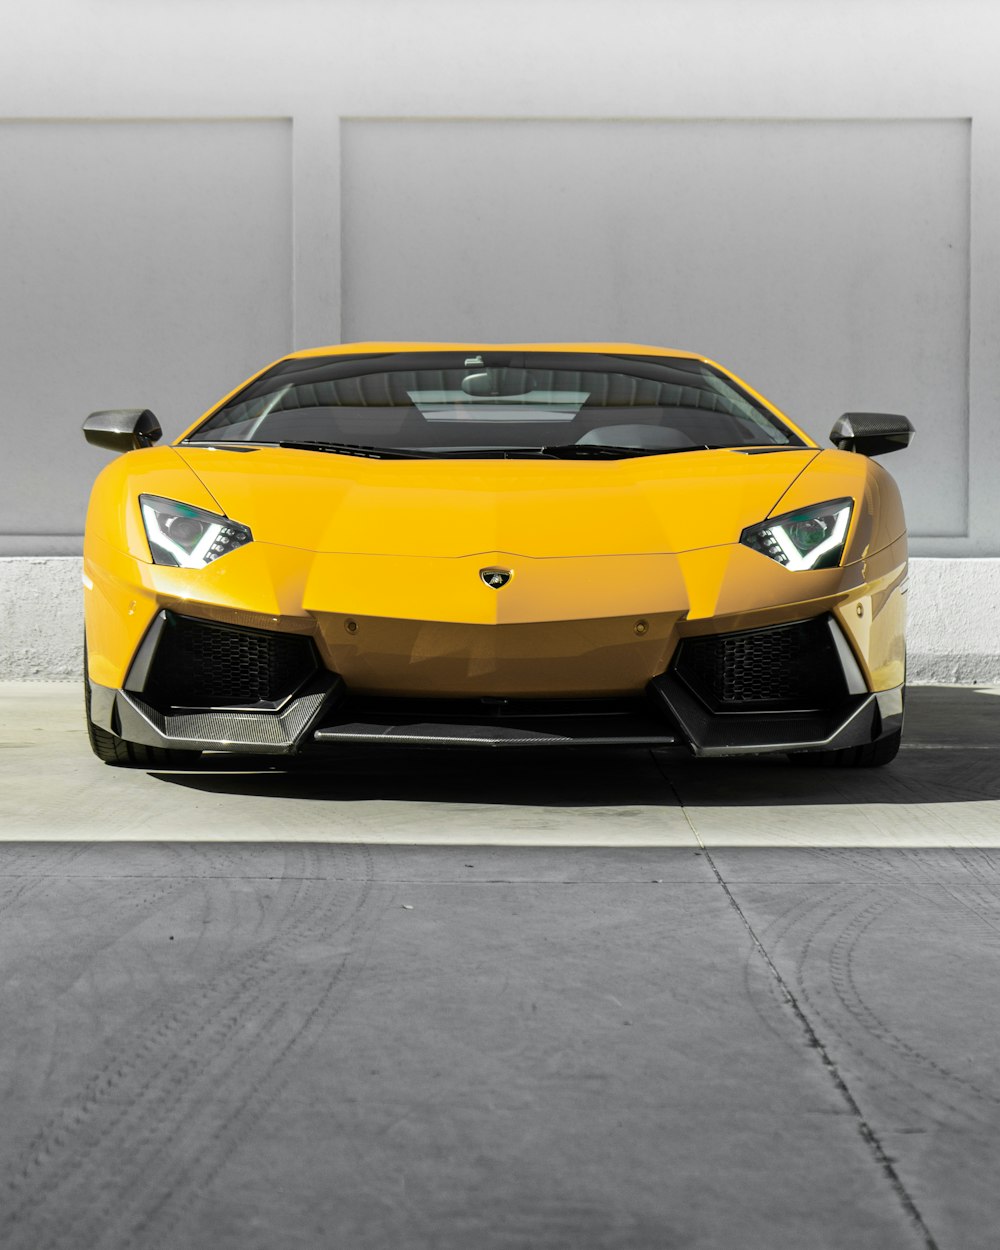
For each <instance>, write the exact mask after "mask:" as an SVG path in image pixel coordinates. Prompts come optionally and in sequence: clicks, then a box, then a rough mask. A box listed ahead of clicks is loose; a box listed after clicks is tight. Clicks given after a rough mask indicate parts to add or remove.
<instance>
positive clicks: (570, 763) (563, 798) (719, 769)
mask: <svg viewBox="0 0 1000 1250" xmlns="http://www.w3.org/2000/svg"><path fill="white" fill-rule="evenodd" d="M151 775H152V776H154V777H155V778H157V779H158V780H160V781H163V782H164V783H167V784H169V785H174V786H182V787H185V788H189V789H194V790H202V791H206V792H211V793H218V794H242V795H260V796H267V797H269V798H287V799H307V800H311V801H316V800H318V799H324V798H329V799H336V800H338V801H340V802H345V801H347V802H350V801H355V802H366V801H371V800H389V801H400V802H407V801H422V802H441V803H477V804H500V805H503V804H509V805H525V804H529V805H545V806H552V807H604V806H625V807H630V806H672V805H673V804H674V803H675V802H677V801H679V800H680V799H683V802H684V803H685V804H710V805H712V806H715V807H728V806H732V807H741V806H757V805H766V806H773V805H785V804H788V805H815V804H822V805H827V804H913V803H962V802H983V801H987V802H989V801H1000V698H998V697H996V692H995V691H994V690H991V689H986V688H976V687H948V686H944V687H941V686H937V687H935V686H917V687H913V688H911V689H910V690H909V691H908V692H907V724H906V730H905V733H904V745H903V749H902V750H901V752H900V754H899V756H898V757H897V758H896V760H895V761H894V762H893V763H892V764H890V765H888V766H886V767H884V768H876V769H852V768H825V767H793V766H791V765H790V764H789V763H788V761H787V759H786V758H785V757H784V756H754V757H743V758H734V759H725V760H696V759H692V758H691V757H689V756H678V755H675V754H671V753H667V752H661V751H658V750H657V751H648V750H638V749H629V750H605V749H602V748H590V749H588V750H586V751H575V752H574V751H562V750H557V749H551V748H550V749H548V750H541V751H530V750H524V751H520V750H518V751H509V752H507V751H500V750H484V751H483V752H482V753H481V754H480V753H477V752H474V751H469V750H464V751H443V750H430V749H428V750H420V751H413V750H405V749H404V750H400V749H398V748H388V749H387V748H378V747H373V748H370V749H364V748H353V749H352V750H351V751H350V753H346V752H345V753H341V752H338V753H337V754H336V755H331V756H330V757H329V760H327V759H324V758H322V757H320V758H317V759H315V760H313V761H298V760H296V761H286V760H281V759H274V760H273V762H264V761H263V760H262V758H261V757H260V756H243V757H236V756H205V757H204V759H203V761H202V763H201V765H200V767H199V768H198V769H197V770H193V771H187V772H156V773H153V774H151ZM997 819H998V826H1000V812H998V816H997Z"/></svg>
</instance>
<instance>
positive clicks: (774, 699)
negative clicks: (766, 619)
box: [674, 616, 848, 712]
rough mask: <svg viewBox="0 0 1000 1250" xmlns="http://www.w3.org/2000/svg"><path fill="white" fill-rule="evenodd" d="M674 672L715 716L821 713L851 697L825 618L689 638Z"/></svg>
mask: <svg viewBox="0 0 1000 1250" xmlns="http://www.w3.org/2000/svg"><path fill="white" fill-rule="evenodd" d="M674 672H675V673H676V675H677V676H678V677H679V678H680V679H681V680H682V681H683V682H684V683H685V685H687V686H688V687H689V689H690V690H692V691H693V693H694V694H696V695H697V696H698V698H699V699H701V701H702V702H703V703H704V704H705V706H706V707H708V708H709V709H710V710H711V711H713V712H746V711H760V712H765V711H773V712H778V711H817V710H821V709H825V708H830V707H833V706H835V705H837V704H838V703H840V702H842V701H843V700H844V699H845V698H846V697H847V693H848V692H847V685H846V682H845V681H844V674H843V669H842V668H841V665H840V658H839V656H838V655H837V648H836V646H835V644H834V641H833V637H832V635H831V633H830V626H829V618H828V617H825V616H823V617H816V618H814V619H813V620H810V621H797V622H795V623H793V624H791V625H771V626H766V627H764V628H763V629H751V630H743V631H740V632H738V633H732V634H711V635H708V636H706V637H704V638H685V639H683V640H682V642H681V643H680V646H679V647H678V650H677V657H676V659H675V661H674Z"/></svg>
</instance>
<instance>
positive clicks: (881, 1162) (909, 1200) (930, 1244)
mask: <svg viewBox="0 0 1000 1250" xmlns="http://www.w3.org/2000/svg"><path fill="white" fill-rule="evenodd" d="M654 758H655V756H654ZM656 763H657V767H658V768H659V769H660V773H661V775H662V776H663V779H664V780H665V781H666V783H667V785H668V786H669V788H670V792H671V794H672V795H673V796H674V799H675V801H676V803H677V806H678V807H679V808H680V810H681V812H682V813H683V815H684V820H685V821H686V823H687V826H688V828H689V829H690V830H691V834H692V836H693V837H694V839H695V840H696V842H697V843H698V846H699V848H700V849H701V852H702V854H703V855H704V857H705V862H706V863H707V864H708V866H709V868H711V870H712V873H713V875H714V876H715V880H716V881H717V883H718V885H719V888H720V889H721V890H722V892H723V893H724V894H725V896H726V900H727V902H728V903H729V905H730V907H732V909H733V910H734V911H735V912H736V914H737V916H738V917H739V919H740V922H741V923H742V925H743V927H744V928H745V929H746V931H747V934H748V935H749V937H750V941H751V942H752V944H753V948H754V950H755V951H756V952H757V953H758V955H760V957H761V958H762V959H763V961H764V963H765V964H766V966H767V969H768V971H769V972H770V974H771V976H772V977H773V979H774V982H775V984H776V985H777V987H778V991H779V993H780V995H781V998H782V1000H783V1001H784V1003H785V1005H786V1006H787V1007H788V1008H789V1010H790V1011H791V1012H792V1014H793V1015H794V1017H795V1019H796V1020H797V1021H798V1023H799V1026H800V1028H801V1029H802V1031H803V1033H804V1034H805V1037H806V1041H807V1043H808V1044H809V1046H810V1048H811V1049H812V1050H814V1051H815V1052H816V1054H817V1055H818V1056H819V1058H820V1062H821V1063H822V1065H823V1068H824V1069H825V1071H826V1073H827V1075H828V1076H829V1078H830V1080H831V1081H832V1082H833V1085H834V1087H835V1088H836V1090H837V1093H838V1094H839V1095H840V1096H841V1098H842V1099H843V1100H844V1102H845V1103H846V1105H847V1108H848V1110H849V1111H850V1114H851V1115H852V1116H853V1118H854V1121H855V1123H856V1125H857V1129H858V1132H859V1133H860V1134H861V1138H862V1140H863V1141H864V1143H865V1145H866V1146H867V1147H868V1150H869V1153H870V1154H871V1156H872V1158H873V1159H874V1161H875V1163H876V1165H877V1166H878V1168H879V1170H880V1171H881V1172H882V1175H883V1176H884V1177H885V1179H886V1180H887V1181H888V1183H889V1185H890V1187H891V1189H892V1191H893V1193H894V1194H895V1195H896V1198H897V1199H898V1201H899V1203H900V1205H901V1206H902V1208H903V1211H904V1212H905V1214H906V1215H907V1217H908V1218H909V1219H910V1221H911V1223H912V1224H913V1225H914V1226H915V1227H916V1229H917V1230H918V1231H919V1233H920V1235H921V1236H922V1237H923V1239H924V1250H940V1247H939V1245H938V1243H937V1241H935V1239H934V1236H933V1234H932V1233H931V1231H930V1229H929V1228H928V1227H927V1224H926V1222H925V1220H924V1217H923V1215H922V1214H921V1212H920V1208H919V1207H918V1206H917V1204H916V1202H915V1201H914V1199H913V1197H912V1195H911V1194H910V1192H909V1191H908V1190H907V1188H906V1186H905V1185H904V1184H903V1180H902V1178H901V1177H900V1175H899V1173H898V1172H897V1171H896V1168H895V1166H894V1165H893V1161H892V1159H891V1158H890V1156H889V1155H888V1153H887V1152H886V1149H885V1147H884V1146H883V1145H882V1142H881V1139H880V1138H879V1136H878V1134H877V1133H876V1131H875V1129H874V1128H873V1127H872V1125H871V1124H870V1123H869V1122H868V1120H867V1119H866V1117H865V1114H864V1112H863V1111H862V1109H861V1105H860V1103H859V1102H858V1100H857V1098H856V1097H855V1096H854V1094H853V1093H852V1091H851V1088H850V1086H849V1085H848V1084H847V1081H846V1080H845V1079H844V1076H843V1074H842V1073H841V1071H840V1069H839V1068H838V1067H837V1063H836V1060H835V1059H834V1058H833V1056H832V1055H831V1054H830V1051H829V1050H828V1049H827V1047H826V1045H825V1043H824V1042H823V1040H822V1038H821V1037H820V1036H819V1034H818V1033H817V1031H816V1029H815V1027H814V1026H813V1024H812V1022H811V1021H810V1019H809V1017H808V1015H807V1014H806V1012H805V1010H804V1009H803V1007H802V1004H801V1003H800V1002H799V1000H798V997H797V996H796V995H795V993H794V992H793V991H792V988H791V986H790V985H789V984H788V983H787V981H786V980H785V978H784V977H783V976H782V975H781V972H780V970H779V969H778V966H777V965H776V964H775V962H774V960H773V959H772V958H771V956H770V954H769V953H768V951H767V948H766V947H765V946H764V943H763V942H762V941H761V940H760V938H759V937H758V936H757V933H756V931H755V930H754V927H753V925H752V924H751V923H750V920H749V918H748V917H747V915H746V913H745V912H744V911H743V908H742V907H741V906H740V904H739V902H738V901H737V899H736V896H735V895H734V894H733V892H732V890H731V889H730V888H729V885H728V884H727V882H726V880H725V878H724V877H723V875H722V873H721V872H720V871H719V867H718V865H717V864H716V862H715V859H714V858H713V856H712V853H711V851H710V850H709V849H708V847H707V846H706V845H705V843H704V842H703V841H702V837H701V834H700V833H699V832H698V829H697V826H696V825H695V823H694V821H693V820H692V819H691V816H690V813H689V812H688V809H687V807H686V805H685V803H684V801H683V800H682V799H681V796H680V794H679V793H678V792H677V787H676V786H675V785H674V783H673V780H672V778H671V777H670V776H669V774H668V773H667V772H666V770H665V769H664V767H663V764H662V762H661V761H660V760H657V761H656Z"/></svg>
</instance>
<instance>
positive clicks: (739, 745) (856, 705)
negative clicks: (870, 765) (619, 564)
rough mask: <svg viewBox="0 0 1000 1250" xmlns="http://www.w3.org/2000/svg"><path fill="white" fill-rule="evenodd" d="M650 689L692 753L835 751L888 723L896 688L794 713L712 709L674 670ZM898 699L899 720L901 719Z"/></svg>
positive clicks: (871, 735) (876, 733) (879, 731)
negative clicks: (887, 709) (713, 710)
mask: <svg viewBox="0 0 1000 1250" xmlns="http://www.w3.org/2000/svg"><path fill="white" fill-rule="evenodd" d="M648 692H649V694H650V695H651V696H652V697H653V698H655V699H657V700H659V702H660V704H661V706H662V707H663V709H664V711H665V712H667V713H668V714H669V715H670V716H671V717H672V718H673V719H674V720H675V722H676V723H677V725H678V727H679V728H680V730H681V732H682V734H683V736H684V737H685V738H686V739H687V740H688V741H689V742H690V744H691V748H692V750H693V751H694V753H695V755H703V756H713V755H750V754H760V753H762V752H772V751H773V752H777V751H809V750H815V751H819V750H823V751H829V750H839V749H840V748H842V747H853V746H863V745H866V744H868V743H870V742H874V741H875V740H876V739H877V738H879V737H880V736H881V735H882V734H883V733H885V732H886V729H887V728H888V726H887V725H886V724H885V723H884V722H885V716H884V711H885V709H886V707H887V706H889V704H890V703H891V702H892V700H891V696H892V695H893V694H895V692H886V694H884V695H880V694H858V695H849V696H847V697H846V698H844V699H843V700H840V701H838V703H837V704H836V706H834V707H830V708H822V709H819V710H811V711H797V712H778V711H776V712H760V711H746V712H727V713H721V714H717V713H713V712H710V711H709V710H708V708H706V707H705V705H704V703H702V702H701V700H700V699H697V698H695V696H694V695H693V694H692V693H691V691H690V690H689V689H688V687H687V686H686V685H685V684H684V683H683V682H681V681H679V680H678V679H677V678H676V677H675V676H674V675H673V673H664V674H663V676H662V677H656V678H654V679H653V681H651V682H650V683H649V687H648ZM901 709H902V704H901V702H900V723H901Z"/></svg>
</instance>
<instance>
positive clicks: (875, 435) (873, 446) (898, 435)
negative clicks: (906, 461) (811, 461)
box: [830, 412, 913, 456]
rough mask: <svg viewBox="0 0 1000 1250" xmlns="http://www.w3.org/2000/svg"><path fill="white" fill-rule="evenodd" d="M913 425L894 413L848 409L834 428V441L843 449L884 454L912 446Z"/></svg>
mask: <svg viewBox="0 0 1000 1250" xmlns="http://www.w3.org/2000/svg"><path fill="white" fill-rule="evenodd" d="M912 437H913V426H912V424H911V423H910V421H909V420H908V419H907V418H906V417H901V416H899V415H898V414H896V413H892V412H845V413H844V415H843V416H842V417H840V418H838V420H837V421H836V422H835V424H834V427H833V429H832V430H831V431H830V442H831V443H833V445H834V447H839V448H840V450H841V451H856V452H858V453H859V454H860V455H862V456H884V455H885V454H886V453H887V452H890V451H900V450H901V449H902V448H903V447H909V445H910V439H911V438H912Z"/></svg>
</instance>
